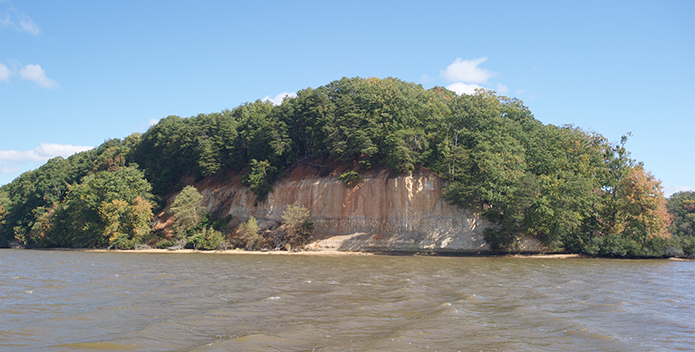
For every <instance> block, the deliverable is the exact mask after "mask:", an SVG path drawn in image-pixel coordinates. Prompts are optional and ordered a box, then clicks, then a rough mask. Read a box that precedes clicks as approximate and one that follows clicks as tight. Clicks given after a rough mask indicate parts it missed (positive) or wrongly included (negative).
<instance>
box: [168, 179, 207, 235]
mask: <svg viewBox="0 0 695 352" xmlns="http://www.w3.org/2000/svg"><path fill="white" fill-rule="evenodd" d="M202 200H203V195H202V194H200V192H198V189H197V188H195V187H193V186H186V187H184V188H183V190H181V193H179V194H178V195H177V196H176V198H175V199H174V202H173V203H172V204H171V208H170V209H171V212H172V213H173V214H174V217H175V218H176V223H177V224H179V225H180V226H181V227H182V228H183V229H184V230H190V229H192V228H194V227H195V226H196V225H198V223H200V220H201V219H202V218H203V215H205V211H206V209H205V207H204V206H203V205H202V203H201V202H202Z"/></svg>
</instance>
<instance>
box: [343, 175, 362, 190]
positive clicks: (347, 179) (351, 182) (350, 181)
mask: <svg viewBox="0 0 695 352" xmlns="http://www.w3.org/2000/svg"><path fill="white" fill-rule="evenodd" d="M338 180H339V181H342V182H343V184H344V185H345V187H347V188H352V187H355V186H357V185H358V184H360V183H362V181H363V179H362V176H360V174H358V173H357V172H355V171H348V172H343V173H342V174H341V175H340V176H338Z"/></svg>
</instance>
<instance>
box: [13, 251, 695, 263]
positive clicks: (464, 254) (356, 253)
mask: <svg viewBox="0 0 695 352" xmlns="http://www.w3.org/2000/svg"><path fill="white" fill-rule="evenodd" d="M2 249H20V250H36V251H57V252H87V253H144V254H210V255H289V256H326V257H337V256H383V257H395V256H406V257H476V258H515V259H637V260H640V259H643V260H673V261H695V258H678V257H669V258H610V257H592V256H588V255H584V254H574V253H551V254H542V253H524V254H520V253H517V254H491V253H490V254H487V253H479V252H431V251H428V252H425V251H423V252H415V251H413V252H405V251H338V250H334V249H320V250H299V251H290V252H288V251H280V250H277V251H247V250H243V249H227V250H210V251H207V250H197V249H174V250H171V249H158V248H148V249H96V248H29V249H26V248H2Z"/></svg>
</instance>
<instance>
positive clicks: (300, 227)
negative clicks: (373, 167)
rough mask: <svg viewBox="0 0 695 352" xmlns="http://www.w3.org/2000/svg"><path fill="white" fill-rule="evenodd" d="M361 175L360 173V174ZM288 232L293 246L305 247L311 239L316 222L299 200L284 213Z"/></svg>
mask: <svg viewBox="0 0 695 352" xmlns="http://www.w3.org/2000/svg"><path fill="white" fill-rule="evenodd" d="M358 176H359V175H358ZM282 219H283V220H284V221H285V231H286V232H287V243H288V244H289V245H290V246H291V247H293V248H297V247H303V246H304V245H305V244H307V242H309V240H310V239H311V233H312V232H313V230H314V223H313V222H311V212H310V211H309V209H307V208H304V207H301V206H299V202H295V203H294V204H290V205H288V206H287V210H285V212H284V213H283V214H282Z"/></svg>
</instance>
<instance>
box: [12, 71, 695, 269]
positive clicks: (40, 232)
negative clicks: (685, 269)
mask: <svg viewBox="0 0 695 352" xmlns="http://www.w3.org/2000/svg"><path fill="white" fill-rule="evenodd" d="M628 136H629V135H628ZM628 136H625V137H624V138H623V139H621V141H619V142H616V143H611V142H609V141H608V140H606V138H605V137H603V136H601V135H600V134H598V133H595V132H587V131H584V130H582V129H580V128H577V127H573V126H571V125H565V126H554V125H544V124H543V123H541V122H540V121H538V120H536V119H535V118H534V116H533V114H532V113H531V112H530V110H529V109H528V108H527V107H526V106H525V105H524V103H523V102H522V101H520V100H518V99H514V98H509V97H504V96H499V95H497V94H495V93H494V92H491V91H487V90H478V91H477V92H476V93H475V94H471V95H460V96H459V95H456V94H455V93H454V92H452V91H449V90H447V89H445V88H442V87H434V88H431V89H424V88H423V87H422V86H419V85H416V84H413V83H408V82H405V81H402V80H399V79H395V78H387V79H377V78H366V79H363V78H359V77H356V78H342V79H340V80H336V81H333V82H331V83H329V84H326V85H324V86H321V87H317V88H307V89H303V90H300V91H299V92H297V96H296V97H295V98H288V99H285V100H284V101H283V103H282V104H280V105H277V106H275V105H273V104H272V103H270V102H267V101H260V100H257V101H255V102H251V103H245V104H242V105H240V106H238V107H236V108H234V109H231V110H228V109H227V110H224V111H222V112H219V113H211V114H200V115H197V116H193V117H190V118H182V117H178V116H169V117H166V118H164V119H162V120H160V121H159V123H157V124H156V125H154V126H152V127H150V129H149V130H148V131H147V132H145V133H144V134H142V135H140V134H133V135H131V136H128V137H126V138H125V139H123V140H119V139H112V140H108V141H106V142H104V144H102V145H101V146H99V147H98V148H96V149H93V150H90V151H87V152H82V153H79V154H76V155H73V156H71V157H70V158H67V159H63V158H56V159H51V160H50V161H49V162H47V163H46V164H45V165H43V166H42V167H40V168H39V169H37V170H34V171H30V172H27V173H25V174H23V175H21V176H20V177H18V178H17V179H15V180H14V181H13V182H12V183H10V184H8V185H5V186H3V187H2V188H0V245H5V246H7V245H10V244H12V243H14V244H18V245H23V246H107V245H113V243H115V242H114V241H115V238H122V239H127V240H128V241H138V240H140V239H141V238H142V235H141V234H142V233H143V232H146V228H147V226H145V225H144V223H145V222H144V220H143V219H144V218H145V217H147V216H151V213H148V212H147V211H146V208H148V207H154V208H157V207H161V206H163V204H158V200H161V199H165V198H166V197H167V195H169V194H172V193H173V192H178V191H180V190H181V189H183V187H184V186H186V185H187V184H189V183H190V180H194V181H200V180H202V179H203V178H206V177H214V176H215V175H217V174H219V173H221V172H228V171H233V172H237V173H240V174H242V175H243V180H244V182H245V184H246V185H247V186H249V187H250V188H251V189H252V190H253V191H254V193H255V194H256V196H257V202H263V201H264V199H265V196H266V194H267V193H268V192H269V191H270V190H271V189H272V184H273V182H274V181H275V180H277V179H278V178H279V177H282V175H283V172H284V171H285V170H287V169H288V168H290V167H291V166H292V165H294V164H295V163H297V162H299V161H302V160H313V161H314V162H317V163H318V162H321V161H325V160H328V159H330V160H337V161H340V162H342V163H345V164H348V165H350V166H354V167H355V168H356V169H357V170H366V169H369V168H374V167H386V168H389V169H391V171H392V173H394V174H404V173H405V174H407V173H410V172H412V171H413V170H414V168H415V167H416V166H420V167H425V168H429V169H430V170H432V171H434V172H436V173H438V174H439V175H441V176H442V177H443V178H445V179H446V180H447V187H446V189H445V197H446V199H447V200H448V201H450V202H451V203H452V204H456V205H458V206H460V207H464V208H469V209H474V210H477V211H479V212H481V213H482V214H483V215H484V216H485V217H487V218H488V219H489V220H490V221H492V222H493V223H495V224H496V226H494V227H492V228H490V229H488V230H486V232H485V239H486V241H487V242H488V243H489V244H490V245H491V247H492V249H493V250H495V251H501V252H509V251H515V250H517V248H518V244H519V239H520V238H521V237H522V236H524V235H530V236H535V237H536V238H538V239H539V240H541V241H542V242H543V243H544V244H545V245H546V246H547V247H548V248H549V250H551V251H566V252H575V253H587V254H597V255H611V256H625V255H629V256H660V255H663V253H664V248H665V247H666V246H681V244H680V243H681V242H679V241H677V240H675V239H674V238H672V237H673V236H672V235H676V236H678V237H679V238H680V237H684V236H686V237H687V236H690V237H693V234H692V232H689V229H688V226H687V225H685V226H684V225H681V224H682V223H683V222H686V223H687V221H689V220H687V219H690V218H689V217H688V216H689V215H687V214H686V215H683V214H684V213H683V211H682V210H676V209H682V208H683V206H680V205H679V206H671V205H670V204H671V203H669V207H668V208H667V207H666V200H665V198H664V196H663V194H662V191H661V186H660V183H659V181H658V180H657V179H656V178H655V177H654V176H653V175H651V174H650V173H649V172H648V171H646V170H645V169H644V166H643V165H642V164H641V163H639V162H637V161H635V160H633V159H631V157H630V154H629V152H628V151H627V149H626V142H627V138H628ZM358 176H359V175H358ZM185 180H188V181H185ZM150 185H151V186H150ZM149 192H152V194H150V193H149ZM182 194H184V193H183V192H182ZM681 198H683V199H682V200H681ZM685 198H687V197H684V196H680V195H679V196H678V197H676V200H674V201H673V202H676V201H677V202H679V204H681V203H687V199H685ZM674 204H675V203H674ZM688 204H689V203H688ZM685 207H687V206H685ZM669 212H670V213H671V214H672V215H669ZM136 213H137V214H139V215H137V216H135V215H132V214H136ZM127 214H131V215H128V216H126V215H127ZM148 214H149V215H148ZM181 214H182V213H181ZM196 214H197V213H196ZM673 214H676V215H673ZM181 216H183V215H179V217H181ZM196 216H197V215H196ZM671 217H674V219H679V220H678V221H679V222H678V224H676V225H674V224H675V222H674V224H671V225H670V226H671V227H669V223H670V219H671ZM124 219H128V220H124ZM680 219H684V220H680ZM124 221H125V222H126V223H128V224H124ZM181 221H183V220H181ZM196 221H202V220H200V219H199V220H196ZM136 224H137V225H136ZM193 226H194V225H193ZM119 236H120V237H119ZM690 237H688V238H690Z"/></svg>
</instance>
